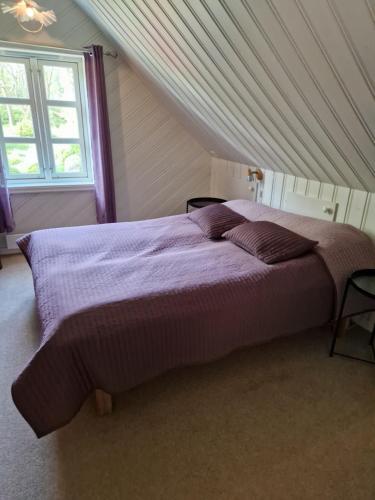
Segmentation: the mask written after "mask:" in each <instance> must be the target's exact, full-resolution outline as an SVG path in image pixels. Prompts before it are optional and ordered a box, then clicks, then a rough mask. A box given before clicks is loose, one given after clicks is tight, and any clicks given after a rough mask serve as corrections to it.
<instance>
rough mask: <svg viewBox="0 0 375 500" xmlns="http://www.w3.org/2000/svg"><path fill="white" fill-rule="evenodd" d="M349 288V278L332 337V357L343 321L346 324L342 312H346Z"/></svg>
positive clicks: (330, 353)
mask: <svg viewBox="0 0 375 500" xmlns="http://www.w3.org/2000/svg"><path fill="white" fill-rule="evenodd" d="M348 288H349V280H348V281H347V282H346V286H345V291H344V296H343V298H342V302H341V307H340V312H339V316H338V318H337V321H336V326H335V330H334V334H333V339H332V344H331V349H330V351H329V355H330V356H331V357H332V356H333V355H334V353H335V346H336V340H337V337H338V336H339V334H340V332H341V331H342V324H343V322H344V323H345V324H346V319H345V318H344V319H343V318H342V314H343V312H344V307H345V302H346V297H347V295H348Z"/></svg>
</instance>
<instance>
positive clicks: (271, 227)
mask: <svg viewBox="0 0 375 500" xmlns="http://www.w3.org/2000/svg"><path fill="white" fill-rule="evenodd" d="M223 237H224V238H225V239H227V240H229V241H231V242H232V243H234V244H235V245H237V246H239V247H241V248H243V249H244V250H246V251H247V252H249V253H251V255H254V256H255V257H257V258H258V259H260V260H262V261H263V262H265V263H266V264H274V263H275V262H281V261H283V260H289V259H293V258H295V257H299V256H300V255H303V254H305V253H307V252H310V251H311V250H312V248H314V247H315V245H317V244H318V242H317V241H312V240H309V239H307V238H304V237H303V236H301V235H299V234H296V233H294V232H293V231H290V230H289V229H286V228H285V227H282V226H279V225H278V224H274V223H273V222H268V221H256V222H246V223H245V224H241V225H240V226H237V227H235V228H234V229H232V230H230V231H228V232H226V233H225V234H223Z"/></svg>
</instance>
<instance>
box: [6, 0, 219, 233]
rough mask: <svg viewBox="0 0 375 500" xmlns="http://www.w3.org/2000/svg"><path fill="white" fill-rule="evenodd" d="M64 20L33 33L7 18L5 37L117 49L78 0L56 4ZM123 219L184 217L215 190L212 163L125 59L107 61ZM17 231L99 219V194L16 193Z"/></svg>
mask: <svg viewBox="0 0 375 500" xmlns="http://www.w3.org/2000/svg"><path fill="white" fill-rule="evenodd" d="M48 7H49V8H52V9H54V10H55V12H56V15H57V18H58V22H57V23H56V24H54V25H52V26H50V27H49V28H48V30H45V31H43V32H42V33H41V34H39V35H29V34H27V33H26V32H24V31H22V30H21V28H19V27H18V25H17V23H16V22H15V20H13V18H12V17H11V16H10V15H2V14H0V39H2V40H6V41H16V42H26V43H33V44H37V45H52V46H58V47H69V48H76V49H79V48H81V47H83V46H85V45H88V44H91V43H96V44H101V45H103V46H104V47H105V48H106V49H110V48H111V44H110V42H109V41H108V39H106V38H105V37H104V36H103V35H102V33H101V32H100V30H99V29H98V28H97V26H96V25H94V24H93V23H92V21H91V20H90V19H89V18H88V17H87V15H86V14H84V13H83V12H82V11H81V10H80V9H79V8H78V7H77V5H76V4H75V3H73V2H72V1H70V0H50V1H49V2H48ZM105 73H106V85H107V93H108V107H109V115H110V125H111V139H112V149H113V159H114V177H115V185H116V202H117V212H118V219H119V220H120V221H121V220H135V219H141V218H152V217H158V216H162V215H169V214H174V213H178V212H181V211H183V210H184V204H185V201H186V199H187V198H189V197H192V196H199V195H207V193H209V178H210V158H209V155H208V154H207V153H206V151H205V150H204V149H203V148H202V147H201V146H200V144H199V143H198V142H197V141H196V140H195V139H193V138H192V136H191V135H190V134H189V133H188V132H187V130H186V129H185V128H184V127H183V126H182V125H181V124H180V123H179V122H178V121H177V120H176V119H175V118H174V116H172V114H171V113H170V112H169V110H168V109H167V108H166V107H165V106H164V104H162V103H161V102H160V100H159V99H157V98H156V97H155V96H154V95H153V94H152V93H151V92H150V90H149V89H148V88H147V87H146V86H145V85H144V82H143V80H141V79H140V77H139V76H137V75H136V74H135V73H134V71H133V70H132V69H131V68H130V67H129V65H128V63H127V62H126V61H125V60H124V59H123V58H118V59H116V60H115V59H113V58H111V57H106V58H105ZM12 204H13V208H14V213H15V219H16V225H17V227H16V230H15V232H16V233H24V232H28V231H32V230H35V229H41V228H47V227H55V226H68V225H81V224H90V223H94V222H95V206H94V198H93V193H92V192H79V191H72V192H63V193H60V192H59V193H56V192H53V193H35V194H13V195H12Z"/></svg>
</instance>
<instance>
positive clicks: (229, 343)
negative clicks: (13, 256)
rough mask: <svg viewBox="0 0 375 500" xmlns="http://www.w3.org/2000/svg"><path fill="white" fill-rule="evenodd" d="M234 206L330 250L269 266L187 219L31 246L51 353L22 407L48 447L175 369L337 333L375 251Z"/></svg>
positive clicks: (31, 241) (27, 250) (332, 228)
mask: <svg viewBox="0 0 375 500" xmlns="http://www.w3.org/2000/svg"><path fill="white" fill-rule="evenodd" d="M227 206H228V207H230V208H231V209H232V210H234V211H236V212H238V213H240V214H242V215H243V216H244V217H246V218H247V219H249V220H253V221H256V220H268V221H272V222H276V223H277V224H280V225H281V226H284V227H286V228H289V229H291V230H293V231H295V232H296V233H299V234H301V235H303V236H306V237H308V238H312V239H315V240H318V241H319V245H318V246H317V247H316V248H315V250H314V251H313V252H310V253H308V254H306V255H304V256H302V257H299V258H295V259H291V260H288V261H285V262H280V263H277V264H274V265H267V264H265V263H264V262H262V261H261V260H258V259H257V258H256V257H254V256H252V255H250V254H249V253H247V252H245V251H244V250H242V249H241V248H239V247H237V246H236V245H234V244H233V243H231V242H230V241H226V240H217V241H212V240H210V239H208V238H207V237H206V236H205V235H204V233H203V232H202V230H201V229H200V228H199V227H198V225H197V224H195V223H194V222H193V221H192V220H190V219H189V217H188V216H187V215H185V214H184V215H176V216H172V217H165V218H161V219H154V220H145V221H139V222H125V223H117V224H104V225H98V226H85V227H72V228H60V229H48V230H43V231H36V232H34V233H32V234H28V235H26V236H24V237H23V238H22V239H21V240H19V247H20V248H21V250H22V252H23V253H24V255H25V257H26V259H27V260H28V262H29V264H30V267H31V269H32V273H33V278H34V287H35V294H36V303H37V310H38V314H39V318H40V325H41V341H40V347H39V349H38V350H37V351H36V352H35V354H34V356H33V357H32V359H31V360H30V361H29V363H28V364H27V366H26V367H25V369H24V370H23V372H22V373H21V374H20V375H19V377H18V378H17V380H15V382H14V384H13V386H12V395H13V399H14V402H15V404H16V406H17V407H18V409H19V411H20V412H21V414H22V415H23V416H24V418H25V419H26V420H27V422H28V423H29V424H30V425H31V427H32V428H33V429H34V431H35V433H36V435H37V436H38V437H41V436H44V435H46V434H48V433H49V432H52V431H54V430H56V429H57V428H59V427H61V426H63V425H64V424H66V423H67V422H69V421H70V420H71V419H72V418H73V416H74V415H75V414H76V413H77V412H78V410H79V408H80V407H81V405H82V403H83V402H84V401H85V399H86V398H87V396H88V395H89V394H90V393H92V392H93V391H94V390H97V389H100V390H102V391H105V392H106V393H108V394H115V393H119V392H122V391H124V390H127V389H129V388H131V387H134V386H136V385H137V384H140V383H142V382H144V381H146V380H148V379H150V378H152V377H155V376H157V375H158V374H161V373H163V372H165V371H167V370H170V369H172V368H175V367H180V366H186V365H192V364H195V363H202V362H208V361H210V360H214V359H217V358H219V357H222V356H224V355H225V354H227V353H229V352H231V351H232V350H234V349H237V348H239V347H243V346H250V345H253V344H257V343H261V342H265V341H268V340H271V339H272V338H274V337H279V336H282V335H289V334H293V333H296V332H299V331H303V330H306V329H310V328H314V327H319V326H322V325H326V324H328V323H329V322H330V321H332V319H334V316H335V310H336V305H337V302H338V300H340V297H341V294H342V288H343V285H344V282H345V279H346V277H347V276H348V274H350V273H351V272H352V271H354V270H356V269H359V268H365V267H372V266H373V264H374V262H375V254H374V249H373V246H372V244H371V242H370V240H369V239H368V238H367V237H366V235H364V234H363V233H361V232H360V231H358V230H356V229H355V228H353V227H351V226H347V225H343V224H335V223H327V222H323V221H319V220H316V219H311V218H307V217H302V216H298V215H293V214H288V213H286V212H283V211H281V210H275V209H272V208H269V207H265V206H263V205H259V204H256V203H252V202H249V201H246V200H236V201H232V202H228V203H227Z"/></svg>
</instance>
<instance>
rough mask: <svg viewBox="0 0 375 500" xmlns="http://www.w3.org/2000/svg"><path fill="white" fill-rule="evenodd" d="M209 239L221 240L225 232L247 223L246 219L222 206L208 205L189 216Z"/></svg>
mask: <svg viewBox="0 0 375 500" xmlns="http://www.w3.org/2000/svg"><path fill="white" fill-rule="evenodd" d="M188 217H189V219H190V220H192V221H193V222H195V223H196V224H197V225H198V226H199V227H200V228H201V229H202V231H203V232H204V234H205V235H206V236H207V237H208V238H215V239H216V238H220V237H221V235H222V234H223V233H225V231H229V229H232V228H233V227H235V226H238V225H239V224H242V223H244V222H246V221H247V219H245V217H242V215H240V214H238V213H237V212H234V211H233V210H231V209H230V208H228V207H226V206H225V205H221V204H214V205H208V206H207V207H204V208H199V209H198V210H194V212H191V213H190V214H189V215H188Z"/></svg>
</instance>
